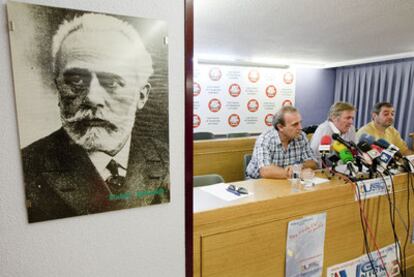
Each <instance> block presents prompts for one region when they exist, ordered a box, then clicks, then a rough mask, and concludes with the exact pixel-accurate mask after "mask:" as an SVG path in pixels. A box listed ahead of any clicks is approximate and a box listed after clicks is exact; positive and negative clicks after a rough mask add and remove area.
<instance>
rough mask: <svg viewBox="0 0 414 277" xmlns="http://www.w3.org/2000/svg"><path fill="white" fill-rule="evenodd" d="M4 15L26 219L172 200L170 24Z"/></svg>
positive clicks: (11, 11)
mask: <svg viewBox="0 0 414 277" xmlns="http://www.w3.org/2000/svg"><path fill="white" fill-rule="evenodd" d="M7 12H8V21H9V22H8V23H9V35H10V47H11V53H12V68H13V77H14V89H15V98H16V110H17V118H18V127H19V128H18V130H19V138H20V146H21V155H22V164H23V176H24V184H25V194H26V205H27V210H28V220H29V222H39V221H45V220H51V219H58V218H65V217H72V216H79V215H87V214H94V213H101V212H107V211H114V210H121V209H127V208H136V207H143V206H149V205H154V204H161V203H168V202H169V201H170V174H169V168H170V167H169V165H170V162H169V125H168V31H167V24H166V23H165V22H163V21H160V20H155V19H147V18H140V17H130V16H121V15H113V14H105V13H98V12H90V11H80V10H73V9H63V8H55V7H47V6H40V5H32V4H24V3H19V2H8V3H7Z"/></svg>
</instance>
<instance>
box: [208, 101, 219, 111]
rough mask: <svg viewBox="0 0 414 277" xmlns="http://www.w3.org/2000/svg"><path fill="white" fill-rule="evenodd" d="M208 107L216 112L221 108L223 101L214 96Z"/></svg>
mask: <svg viewBox="0 0 414 277" xmlns="http://www.w3.org/2000/svg"><path fill="white" fill-rule="evenodd" d="M208 108H209V110H210V111H211V112H213V113H216V112H218V111H219V110H220V109H221V102H220V100H218V99H217V98H213V99H211V100H210V101H209V102H208Z"/></svg>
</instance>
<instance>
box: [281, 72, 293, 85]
mask: <svg viewBox="0 0 414 277" xmlns="http://www.w3.org/2000/svg"><path fill="white" fill-rule="evenodd" d="M283 82H285V84H287V85H290V84H291V83H292V82H293V74H292V73H290V72H286V73H285V74H283Z"/></svg>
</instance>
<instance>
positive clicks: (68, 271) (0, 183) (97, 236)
mask: <svg viewBox="0 0 414 277" xmlns="http://www.w3.org/2000/svg"><path fill="white" fill-rule="evenodd" d="M22 2H27V3H34V4H42V5H50V6H57V7H65V8H73V9H82V10H92V11H98V12H108V13H116V14H122V15H130V16H142V17H149V18H156V19H161V20H164V21H166V22H167V24H168V29H169V101H170V102H169V109H170V151H171V154H170V158H171V193H172V195H171V203H169V204H164V205H155V206H151V207H144V208H136V209H129V210H121V211H115V212H108V213H101V214H96V215H88V216H81V217H72V218H66V219H61V220H52V221H46V222H41V223H35V224H28V223H27V214H26V208H25V204H24V199H25V197H24V186H23V179H22V169H21V158H20V150H19V143H18V133H17V126H16V122H17V121H16V112H15V102H14V91H13V82H12V74H11V61H10V49H9V38H8V33H7V18H6V6H5V4H6V3H7V1H6V0H2V3H3V5H2V6H1V12H0V23H1V29H0V80H1V81H0V83H1V89H0V118H1V120H0V188H1V191H0V276H2V277H5V276H13V277H14V276H163V277H164V276H184V275H185V263H184V262H185V260H184V156H183V154H182V153H183V152H184V143H183V141H184V135H183V134H184V107H183V106H184V1H178V0H175V1H172V0H158V1H154V0H117V1H113V0H89V1H82V0H77V1H75V0H61V1H58V0H38V1H34V0H32V1H22Z"/></svg>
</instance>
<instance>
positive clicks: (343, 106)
mask: <svg viewBox="0 0 414 277" xmlns="http://www.w3.org/2000/svg"><path fill="white" fill-rule="evenodd" d="M355 110H356V109H355V107H354V106H353V105H352V104H350V103H348V102H336V103H334V104H333V105H332V106H331V108H330V109H329V114H328V119H332V118H333V117H338V116H340V115H341V114H342V112H344V111H355Z"/></svg>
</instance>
